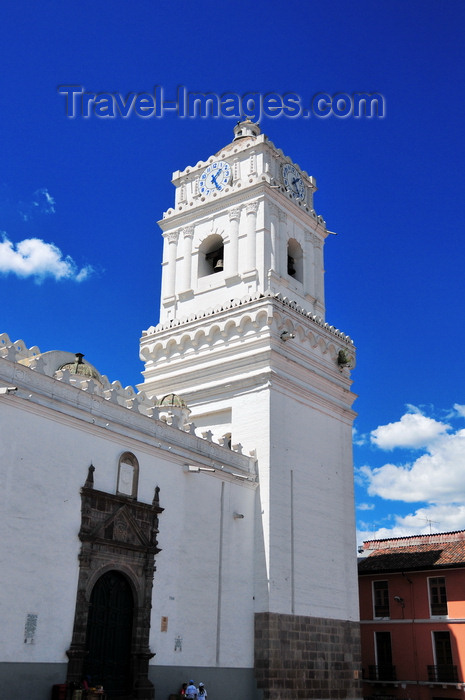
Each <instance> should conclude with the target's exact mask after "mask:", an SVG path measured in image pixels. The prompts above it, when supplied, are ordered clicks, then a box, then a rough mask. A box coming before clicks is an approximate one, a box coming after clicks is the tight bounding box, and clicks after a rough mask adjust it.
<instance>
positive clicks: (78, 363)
mask: <svg viewBox="0 0 465 700" xmlns="http://www.w3.org/2000/svg"><path fill="white" fill-rule="evenodd" d="M83 357H84V355H83V353H82V352H76V353H75V358H76V359H75V361H74V362H65V364H64V365H61V366H60V367H58V370H57V371H60V370H68V372H70V374H77V375H79V377H80V378H81V379H93V380H94V382H97V383H98V384H100V385H102V377H101V375H100V373H99V372H98V371H97V370H96V369H95V367H93V366H92V365H89V364H88V363H87V362H84V360H83Z"/></svg>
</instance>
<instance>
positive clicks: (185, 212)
mask: <svg viewBox="0 0 465 700" xmlns="http://www.w3.org/2000/svg"><path fill="white" fill-rule="evenodd" d="M271 187H272V188H273V189H271ZM270 193H272V196H273V197H274V198H276V199H277V200H278V201H277V202H276V203H277V204H278V203H279V207H280V208H281V210H282V214H281V216H282V217H283V219H282V220H283V221H285V215H286V213H287V214H288V215H289V216H294V217H299V216H300V218H302V219H303V220H304V222H305V225H306V226H308V225H309V219H310V222H311V224H312V226H314V227H315V230H316V231H317V232H318V233H319V234H320V235H321V236H322V238H323V239H324V238H326V236H327V235H328V232H327V230H326V222H325V220H324V218H323V217H322V216H319V215H318V214H317V213H316V212H315V210H314V209H312V208H311V207H308V206H307V205H306V204H305V203H302V202H301V201H300V200H299V202H295V200H294V199H293V198H292V196H291V195H289V193H287V192H286V190H285V188H284V186H283V185H281V184H279V185H274V184H273V181H272V178H271V177H270V176H269V175H266V174H263V175H251V176H250V177H249V178H248V180H247V183H245V184H244V183H243V182H242V181H239V182H237V183H235V184H234V185H232V186H230V187H227V188H226V189H225V190H224V192H219V193H218V194H217V195H216V193H214V199H211V200H207V199H206V198H203V199H204V201H202V198H198V197H196V198H195V199H194V200H192V201H191V202H187V203H186V204H179V205H178V206H177V208H176V209H174V208H171V209H168V210H167V211H166V212H165V213H164V214H163V218H162V219H161V220H159V221H158V225H159V226H160V228H161V229H162V230H163V231H166V230H169V229H172V228H180V227H183V226H186V225H187V224H190V223H191V222H192V219H193V218H194V217H195V219H196V221H199V220H202V219H208V218H210V217H211V216H214V215H215V214H216V213H218V212H221V213H223V212H224V211H225V210H227V209H229V208H234V207H237V206H238V205H240V204H244V203H247V202H248V201H250V200H251V199H253V198H256V197H258V196H263V195H264V194H268V195H270ZM215 195H216V196H215ZM284 209H286V212H284V211H283V210H284ZM304 217H305V219H304Z"/></svg>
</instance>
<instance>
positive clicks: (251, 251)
mask: <svg viewBox="0 0 465 700" xmlns="http://www.w3.org/2000/svg"><path fill="white" fill-rule="evenodd" d="M258 205H259V203H258V202H249V204H246V205H245V211H246V214H247V267H248V269H249V270H255V269H256V267H257V246H256V238H257V211H258Z"/></svg>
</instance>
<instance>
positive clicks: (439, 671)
mask: <svg viewBox="0 0 465 700" xmlns="http://www.w3.org/2000/svg"><path fill="white" fill-rule="evenodd" d="M428 680H429V682H430V683H457V682H458V680H459V677H458V674H457V666H454V665H453V664H442V665H439V666H428Z"/></svg>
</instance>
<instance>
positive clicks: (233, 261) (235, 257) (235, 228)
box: [225, 207, 241, 277]
mask: <svg viewBox="0 0 465 700" xmlns="http://www.w3.org/2000/svg"><path fill="white" fill-rule="evenodd" d="M240 218H241V208H240V207H236V208H235V209H231V210H230V211H229V221H230V227H229V246H228V247H229V252H228V255H227V259H226V260H225V264H226V277H236V276H237V273H238V264H239V221H240Z"/></svg>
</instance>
